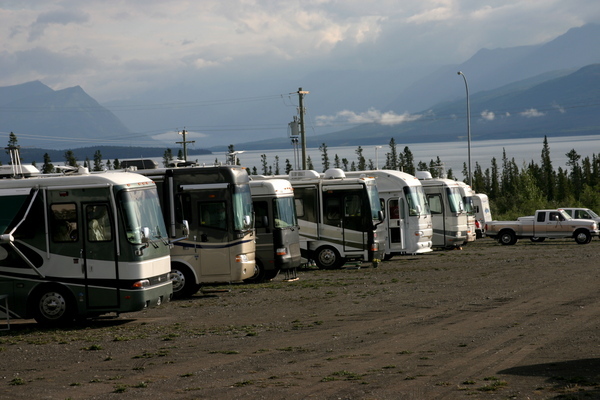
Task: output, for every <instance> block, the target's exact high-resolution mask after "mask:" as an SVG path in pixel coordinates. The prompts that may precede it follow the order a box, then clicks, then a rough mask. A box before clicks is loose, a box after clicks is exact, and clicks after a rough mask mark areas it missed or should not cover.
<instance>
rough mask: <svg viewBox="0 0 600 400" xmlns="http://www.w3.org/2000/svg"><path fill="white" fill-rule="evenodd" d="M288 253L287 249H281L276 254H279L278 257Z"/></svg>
mask: <svg viewBox="0 0 600 400" xmlns="http://www.w3.org/2000/svg"><path fill="white" fill-rule="evenodd" d="M287 253H288V252H287V249H286V248H285V247H280V248H278V249H277V250H275V254H277V255H278V256H285V255H286V254H287Z"/></svg>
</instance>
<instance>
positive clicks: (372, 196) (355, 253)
mask: <svg viewBox="0 0 600 400" xmlns="http://www.w3.org/2000/svg"><path fill="white" fill-rule="evenodd" d="M271 178H273V177H264V176H263V177H261V176H256V177H255V176H253V179H257V180H258V179H271ZM288 179H289V181H290V183H291V184H292V187H293V188H294V198H295V202H296V213H297V216H298V223H299V225H300V251H301V253H302V257H303V258H305V259H307V260H313V261H314V262H315V263H316V265H317V267H319V268H322V269H336V268H341V267H342V266H343V265H344V264H345V263H346V262H347V261H359V262H371V263H372V265H373V266H374V267H377V266H378V265H379V262H380V261H381V259H382V257H383V256H384V250H385V230H384V228H383V225H382V222H383V212H382V210H381V204H380V202H379V193H378V192H377V184H376V182H375V179H374V178H371V177H346V175H345V174H344V171H342V170H341V169H338V168H332V169H329V170H327V171H325V173H324V174H323V176H321V175H320V174H319V173H318V172H316V171H313V170H306V171H291V172H290V174H289V177H288Z"/></svg>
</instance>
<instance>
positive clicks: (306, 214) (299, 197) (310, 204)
mask: <svg viewBox="0 0 600 400" xmlns="http://www.w3.org/2000/svg"><path fill="white" fill-rule="evenodd" d="M294 198H295V199H296V215H297V216H298V218H300V219H302V220H304V221H311V222H316V221H317V190H316V188H314V187H306V188H294Z"/></svg>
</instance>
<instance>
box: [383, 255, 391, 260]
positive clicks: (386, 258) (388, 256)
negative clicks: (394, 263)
mask: <svg viewBox="0 0 600 400" xmlns="http://www.w3.org/2000/svg"><path fill="white" fill-rule="evenodd" d="M392 257H394V255H393V254H384V256H383V261H390V260H391V259H392Z"/></svg>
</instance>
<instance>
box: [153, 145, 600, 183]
mask: <svg viewBox="0 0 600 400" xmlns="http://www.w3.org/2000/svg"><path fill="white" fill-rule="evenodd" d="M543 144H544V139H543V138H527V139H510V140H482V141H473V140H472V141H471V168H472V170H473V171H475V163H476V162H477V163H479V165H480V166H481V168H482V169H483V170H484V171H485V169H487V168H490V167H491V160H492V158H494V157H495V158H496V162H497V164H498V167H499V168H502V150H503V149H505V150H506V156H507V157H508V159H509V160H510V159H513V158H514V160H515V162H516V163H517V165H518V166H519V167H522V166H523V163H525V164H528V163H529V162H530V161H532V160H533V161H534V162H535V163H537V164H540V163H541V154H542V147H543ZM548 145H549V147H550V158H551V160H552V165H553V166H554V168H555V169H557V168H558V167H562V168H563V169H566V168H568V167H566V162H567V157H566V154H567V153H568V152H569V151H571V150H573V149H575V151H576V152H577V154H579V155H580V156H581V158H582V159H583V158H585V157H590V159H591V157H592V154H596V155H599V154H600V135H596V136H570V137H555V138H548ZM405 146H408V148H409V149H410V151H411V152H412V154H413V157H414V159H415V167H416V166H417V163H418V162H419V161H423V162H426V163H427V164H429V162H430V161H431V160H432V159H433V160H435V159H436V158H437V157H438V156H439V157H440V160H441V161H442V162H443V163H444V166H445V168H446V170H449V169H450V168H451V169H452V171H453V173H454V176H455V177H458V178H461V179H462V178H463V176H462V169H463V163H466V162H467V160H468V156H467V154H468V146H467V142H466V141H465V142H443V143H413V144H409V145H403V144H396V151H397V152H398V153H401V152H402V151H403V150H404V147H405ZM357 147H358V146H347V147H328V148H327V155H328V156H329V160H330V163H331V164H333V161H334V159H335V155H336V154H337V155H338V157H339V158H340V160H341V159H342V158H347V159H348V160H349V163H348V165H349V166H350V163H351V162H352V161H354V162H357V161H358V157H357V155H356V149H357ZM361 147H362V149H363V157H365V159H366V160H367V163H368V160H369V159H371V160H373V164H375V163H376V160H378V161H379V168H382V167H383V165H384V164H385V159H386V153H388V152H389V151H390V147H389V146H388V145H384V146H382V147H381V148H379V149H376V147H375V146H361ZM235 150H236V151H238V152H240V154H238V158H239V160H240V162H241V164H242V166H244V167H248V168H250V169H251V168H252V167H256V169H257V170H258V172H259V173H261V170H262V162H261V155H262V154H265V155H266V156H267V163H268V165H270V166H272V168H273V171H274V170H275V168H274V164H275V156H279V168H280V171H281V172H282V173H283V171H284V170H285V164H286V161H285V160H286V159H288V160H289V161H290V163H291V164H292V166H293V165H294V164H295V162H294V160H295V157H294V149H293V147H292V145H291V144H290V147H289V148H287V149H278V150H265V151H260V150H249V151H244V149H242V148H236V149H235ZM242 151H243V152H242ZM173 152H174V153H175V154H177V150H176V149H175V148H174V150H173ZM298 153H300V155H301V153H302V150H301V148H299V149H298ZM306 154H307V156H310V158H311V160H312V162H313V165H314V167H315V170H317V171H322V170H323V167H322V162H321V152H320V151H319V149H318V148H307V151H306ZM188 159H189V160H194V161H195V160H197V161H198V162H199V163H201V164H202V163H205V164H207V165H208V164H212V163H214V162H215V160H218V161H219V162H222V163H225V162H226V160H227V156H226V153H225V152H222V153H213V154H212V155H203V156H196V155H193V156H188ZM156 161H157V162H158V163H159V165H161V166H162V159H156ZM300 167H302V163H301V162H300ZM299 169H300V168H299Z"/></svg>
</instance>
